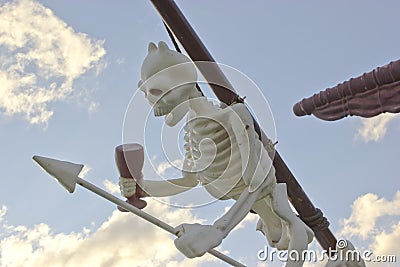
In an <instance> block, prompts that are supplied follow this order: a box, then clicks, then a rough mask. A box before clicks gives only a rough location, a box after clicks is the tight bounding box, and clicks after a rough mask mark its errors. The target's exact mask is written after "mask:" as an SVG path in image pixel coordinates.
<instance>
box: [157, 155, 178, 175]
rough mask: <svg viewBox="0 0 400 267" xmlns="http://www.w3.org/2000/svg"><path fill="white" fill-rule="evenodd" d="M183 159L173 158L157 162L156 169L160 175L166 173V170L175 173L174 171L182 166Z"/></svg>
mask: <svg viewBox="0 0 400 267" xmlns="http://www.w3.org/2000/svg"><path fill="white" fill-rule="evenodd" d="M183 161H184V159H175V160H173V161H171V162H162V163H160V164H158V166H157V170H156V171H157V173H158V174H159V175H161V176H164V175H166V174H167V172H168V171H170V172H173V173H174V174H176V173H175V172H176V171H177V170H181V169H182V168H183V167H182V166H183ZM179 173H180V171H179Z"/></svg>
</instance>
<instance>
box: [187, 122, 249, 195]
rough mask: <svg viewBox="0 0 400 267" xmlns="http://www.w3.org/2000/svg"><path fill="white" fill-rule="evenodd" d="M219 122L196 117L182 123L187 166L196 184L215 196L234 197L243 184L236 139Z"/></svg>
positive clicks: (241, 189)
mask: <svg viewBox="0 0 400 267" xmlns="http://www.w3.org/2000/svg"><path fill="white" fill-rule="evenodd" d="M223 123H224V122H219V121H218V120H217V119H213V118H205V117H196V118H192V119H190V120H189V121H188V122H187V124H186V126H185V131H186V135H185V151H186V155H185V157H186V161H187V162H186V163H187V166H188V167H189V168H190V169H191V170H192V171H194V172H197V177H198V179H199V181H200V183H201V184H202V185H203V186H204V187H205V188H206V190H207V191H208V192H209V193H210V194H211V195H212V196H214V197H216V198H230V197H234V196H237V195H239V194H240V192H242V191H243V189H244V187H245V184H244V182H243V180H242V179H241V174H242V166H241V158H240V151H239V148H238V145H237V142H236V139H235V137H234V135H233V133H232V132H231V131H232V130H230V129H224V127H223V126H222V124H223Z"/></svg>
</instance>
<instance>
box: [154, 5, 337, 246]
mask: <svg viewBox="0 0 400 267" xmlns="http://www.w3.org/2000/svg"><path fill="white" fill-rule="evenodd" d="M151 2H152V3H153V5H154V6H155V7H156V9H157V10H158V12H159V13H160V15H161V17H162V19H163V20H164V22H165V24H166V25H167V26H168V28H169V29H170V30H171V31H172V32H173V33H174V35H175V37H176V38H177V39H178V40H179V42H180V43H181V44H182V46H183V47H184V48H185V50H186V52H187V53H188V54H189V56H190V58H191V59H192V60H193V61H194V62H196V61H210V62H215V60H214V58H213V57H212V56H211V54H210V52H209V51H208V50H207V48H206V47H205V46H204V44H203V43H202V41H201V40H200V38H199V36H198V35H197V34H196V32H195V31H194V29H193V28H192V27H191V26H190V24H189V22H188V21H187V19H186V18H185V16H184V15H183V13H182V12H181V11H180V9H179V7H178V6H177V5H176V4H175V2H174V1H173V0H151ZM206 65H207V69H204V68H201V64H200V65H198V67H199V70H200V72H201V73H202V74H203V76H204V78H205V79H206V80H207V81H218V84H221V85H223V86H218V85H215V84H210V87H211V89H212V90H213V91H214V93H215V95H216V96H217V97H218V99H219V100H220V101H222V102H224V103H226V104H228V105H230V104H232V103H234V102H242V101H243V100H242V99H241V98H240V97H239V96H238V95H237V94H236V93H235V91H234V90H233V87H232V85H231V83H230V82H229V81H228V79H227V78H226V76H225V74H224V73H223V72H222V70H221V69H220V68H219V67H218V65H217V64H206ZM210 66H213V67H212V69H210ZM227 88H229V89H227ZM254 124H255V129H256V130H258V132H259V135H260V137H261V136H265V134H264V133H263V132H262V130H261V129H260V127H259V125H258V123H257V122H256V121H254ZM262 140H263V141H266V140H267V139H266V138H262ZM273 164H274V167H275V172H276V173H275V174H276V178H277V181H278V182H279V183H286V184H287V189H288V195H289V198H290V201H291V202H292V204H293V206H294V208H295V209H296V210H297V212H298V213H299V215H300V217H301V219H302V220H303V221H304V222H306V223H307V224H308V225H309V226H310V227H311V228H312V229H313V231H314V233H315V237H316V238H317V240H318V242H319V243H320V244H321V246H322V247H323V248H324V249H326V250H328V249H329V248H333V249H334V248H335V247H336V238H335V236H334V235H333V234H332V232H331V231H330V230H329V223H328V221H327V219H326V218H325V217H323V214H322V212H321V210H319V209H317V208H315V206H314V205H313V204H312V202H311V200H310V199H309V198H308V196H307V195H306V193H305V192H304V190H303V189H302V188H301V186H300V184H299V183H298V182H297V180H296V178H295V177H294V175H293V174H292V172H291V171H290V170H289V168H288V167H287V165H286V164H285V162H284V161H283V160H282V158H281V156H280V155H279V153H278V152H277V151H275V157H274V159H273Z"/></svg>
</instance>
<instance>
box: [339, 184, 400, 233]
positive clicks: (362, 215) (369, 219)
mask: <svg viewBox="0 0 400 267" xmlns="http://www.w3.org/2000/svg"><path fill="white" fill-rule="evenodd" d="M399 215H400V191H398V192H397V193H396V194H395V196H394V197H393V200H391V201H390V200H387V199H385V198H379V197H378V196H377V195H375V194H372V193H368V194H365V195H363V196H361V197H359V198H357V199H356V200H355V201H354V203H353V205H352V213H351V215H350V217H349V218H347V219H344V220H343V221H342V222H341V224H342V225H343V228H342V231H341V235H343V236H347V237H352V236H359V237H361V238H363V239H367V238H368V237H370V236H371V235H376V234H377V233H378V232H381V231H382V229H379V228H378V227H377V221H378V219H381V218H383V217H385V216H399Z"/></svg>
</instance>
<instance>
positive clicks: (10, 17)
mask: <svg viewBox="0 0 400 267" xmlns="http://www.w3.org/2000/svg"><path fill="white" fill-rule="evenodd" d="M105 53H106V52H105V50H104V48H103V42H102V41H98V40H93V39H90V38H89V37H88V36H87V35H86V34H83V33H79V32H75V31H74V30H73V29H72V28H71V27H69V26H68V25H67V24H66V23H65V22H64V21H62V20H61V19H59V18H58V17H57V16H55V15H54V14H53V12H52V11H51V10H50V9H48V8H46V7H44V6H43V5H42V4H40V3H38V2H36V1H33V0H16V1H11V2H8V3H5V4H4V5H2V6H1V7H0V62H1V64H0V112H1V113H3V114H5V115H8V116H12V115H19V116H23V117H24V118H25V119H26V120H27V121H28V122H29V123H31V124H47V123H48V121H49V119H50V118H51V117H52V115H53V110H52V109H51V108H50V104H51V103H53V102H55V101H65V100H68V98H70V97H71V95H72V93H73V92H74V89H73V84H74V82H75V81H76V80H77V79H78V78H79V77H81V76H82V75H83V74H85V73H87V72H88V70H90V69H93V70H94V71H97V70H99V69H102V67H103V66H104V63H102V61H101V59H102V57H103V56H104V55H105Z"/></svg>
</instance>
